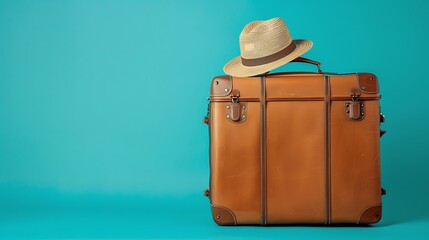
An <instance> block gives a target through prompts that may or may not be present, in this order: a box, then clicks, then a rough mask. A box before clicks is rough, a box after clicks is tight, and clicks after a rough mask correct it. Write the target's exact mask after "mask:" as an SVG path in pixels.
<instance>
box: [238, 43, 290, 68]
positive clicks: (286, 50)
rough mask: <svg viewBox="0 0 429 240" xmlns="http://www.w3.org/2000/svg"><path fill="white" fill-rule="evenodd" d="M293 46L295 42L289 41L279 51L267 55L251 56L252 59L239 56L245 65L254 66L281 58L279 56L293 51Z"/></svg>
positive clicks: (281, 56)
mask: <svg viewBox="0 0 429 240" xmlns="http://www.w3.org/2000/svg"><path fill="white" fill-rule="evenodd" d="M295 48H296V45H295V43H294V42H291V43H290V44H289V46H287V47H285V48H283V50H280V51H278V52H276V53H274V54H271V55H268V56H265V57H260V58H252V59H250V58H243V57H241V63H242V64H243V65H244V66H247V67H254V66H260V65H264V64H267V63H271V62H274V61H277V60H279V59H281V58H283V57H285V56H287V55H289V54H290V53H291V52H293V50H295Z"/></svg>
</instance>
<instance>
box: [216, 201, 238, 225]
mask: <svg viewBox="0 0 429 240" xmlns="http://www.w3.org/2000/svg"><path fill="white" fill-rule="evenodd" d="M212 207H217V208H222V209H225V210H227V211H228V212H229V213H231V215H232V218H233V219H234V225H237V218H236V217H235V214H234V212H232V211H231V210H230V209H229V208H226V207H222V206H219V205H213V204H212Z"/></svg>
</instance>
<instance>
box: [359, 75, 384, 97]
mask: <svg viewBox="0 0 429 240" xmlns="http://www.w3.org/2000/svg"><path fill="white" fill-rule="evenodd" d="M357 83H358V86H359V90H360V91H361V92H363V93H369V94H375V93H378V92H379V89H378V78H377V76H375V75H374V74H372V73H357Z"/></svg>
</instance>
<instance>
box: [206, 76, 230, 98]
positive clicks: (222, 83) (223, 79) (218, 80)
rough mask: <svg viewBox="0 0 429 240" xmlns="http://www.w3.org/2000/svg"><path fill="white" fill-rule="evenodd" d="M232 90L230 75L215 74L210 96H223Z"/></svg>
mask: <svg viewBox="0 0 429 240" xmlns="http://www.w3.org/2000/svg"><path fill="white" fill-rule="evenodd" d="M231 91H232V77H231V76H217V77H214V78H213V80H212V84H211V89H210V96H211V97H225V96H228V95H229V94H230V93H231Z"/></svg>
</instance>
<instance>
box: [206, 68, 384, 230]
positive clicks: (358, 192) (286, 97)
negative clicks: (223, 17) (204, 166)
mask: <svg viewBox="0 0 429 240" xmlns="http://www.w3.org/2000/svg"><path fill="white" fill-rule="evenodd" d="M216 81H218V82H217V83H216ZM363 86H364V87H363ZM222 88H223V91H224V92H228V94H225V93H222ZM225 89H228V90H227V91H225ZM234 92H239V97H238V99H235V98H234V96H233V95H234V94H233V93H234ZM235 95H236V94H235ZM356 95H357V96H356ZM379 99H380V95H379V89H378V79H377V77H376V76H374V75H373V74H370V73H356V74H344V75H337V74H329V75H328V74H322V73H276V74H273V75H266V76H258V77H248V78H236V77H229V76H228V77H226V76H222V77H216V78H214V80H213V82H212V90H211V96H210V108H209V109H210V110H209V116H208V117H209V118H208V120H207V122H208V124H209V129H210V186H209V189H210V191H209V194H207V195H209V196H210V202H211V205H212V215H213V219H214V221H215V222H216V223H217V224H219V225H274V224H337V223H350V224H371V223H376V222H378V221H379V220H380V219H381V183H380V133H381V132H380V128H379V127H380V126H379V124H380V119H381V117H380V106H379ZM234 103H236V104H235V105H234ZM347 104H348V105H349V107H348V108H351V111H353V112H352V113H350V112H349V113H347ZM233 105H234V106H233ZM228 106H229V107H228ZM243 106H245V109H243ZM244 110H245V115H246V117H245V121H242V120H243V119H242V116H243V111H244ZM349 111H350V109H349ZM361 113H364V115H359V116H358V115H356V114H361ZM236 114H237V115H236ZM227 115H230V118H231V116H232V118H233V119H228V118H227V117H226V116H227Z"/></svg>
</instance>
